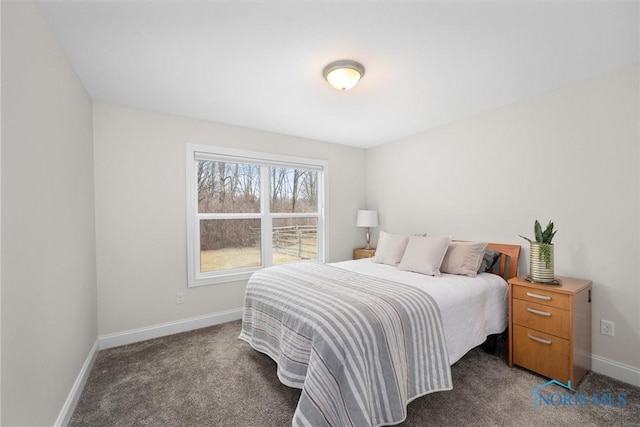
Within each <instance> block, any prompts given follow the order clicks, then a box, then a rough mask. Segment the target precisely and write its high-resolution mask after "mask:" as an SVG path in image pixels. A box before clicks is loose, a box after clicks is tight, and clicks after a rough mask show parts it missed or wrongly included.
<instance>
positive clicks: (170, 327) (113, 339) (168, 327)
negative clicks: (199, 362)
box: [98, 308, 242, 350]
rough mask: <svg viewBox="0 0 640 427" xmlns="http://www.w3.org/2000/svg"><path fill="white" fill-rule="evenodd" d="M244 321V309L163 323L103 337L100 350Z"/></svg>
mask: <svg viewBox="0 0 640 427" xmlns="http://www.w3.org/2000/svg"><path fill="white" fill-rule="evenodd" d="M239 319H242V308H238V309H235V310H229V311H222V312H219V313H214V314H207V315H204V316H198V317H192V318H189V319H182V320H176V321H174V322H167V323H161V324H159V325H152V326H147V327H144V328H139V329H131V330H129V331H124V332H117V333H115V334H108V335H101V336H100V337H99V338H98V340H99V341H100V350H104V349H106V348H111V347H118V346H121V345H126V344H132V343H135V342H140V341H145V340H149V339H153V338H160V337H164V336H167V335H173V334H177V333H180V332H187V331H192V330H194V329H200V328H206V327H207V326H213V325H219V324H220V323H226V322H231V321H233V320H239Z"/></svg>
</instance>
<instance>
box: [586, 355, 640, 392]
mask: <svg viewBox="0 0 640 427" xmlns="http://www.w3.org/2000/svg"><path fill="white" fill-rule="evenodd" d="M591 370H592V371H593V372H597V373H599V374H602V375H606V376H608V377H611V378H614V379H616V380H618V381H622V382H625V383H627V384H631V385H634V386H636V387H640V369H638V368H634V367H633V366H629V365H625V364H624V363H620V362H616V361H614V360H610V359H605V358H604V357H600V356H597V355H595V354H594V355H592V356H591Z"/></svg>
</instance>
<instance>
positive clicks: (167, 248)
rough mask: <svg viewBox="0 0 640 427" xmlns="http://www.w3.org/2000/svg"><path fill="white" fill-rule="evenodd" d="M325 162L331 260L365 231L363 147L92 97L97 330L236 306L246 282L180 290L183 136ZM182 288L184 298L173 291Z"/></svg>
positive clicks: (348, 252)
mask: <svg viewBox="0 0 640 427" xmlns="http://www.w3.org/2000/svg"><path fill="white" fill-rule="evenodd" d="M187 143H194V144H208V145H216V146H225V147H232V148H239V149H246V150H255V151H263V152H270V153H281V154H288V155H293V156H296V155H297V156H304V157H311V158H319V159H325V160H328V162H329V190H328V195H329V200H328V205H329V210H328V219H329V223H330V235H329V250H330V259H331V260H333V261H335V260H344V259H349V258H351V256H352V250H353V248H354V247H355V246H358V245H362V244H363V242H364V237H363V236H364V233H363V232H362V230H359V229H357V228H356V227H355V217H356V211H357V210H358V209H362V208H364V207H365V204H364V201H365V180H364V176H365V174H366V171H365V151H364V150H362V149H356V148H351V147H346V146H340V145H335V144H328V143H322V142H316V141H310V140H304V139H300V138H295V137H290V136H284V135H277V134H272V133H266V132H258V131H253V130H248V129H241V128H237V127H232V126H225V125H220V124H215V123H210V122H204V121H198V120H192V119H186V118H181V117H176V116H167V115H162V114H157V113H153V112H148V111H141V110H134V109H129V108H121V107H116V106H111V105H104V104H95V105H94V151H95V152H94V158H95V181H96V185H95V191H96V239H97V271H98V300H99V302H98V316H99V317H98V318H99V321H98V324H99V330H100V334H101V335H104V334H113V333H117V332H123V331H128V330H132V329H137V328H143V327H147V326H151V325H158V324H162V323H166V322H172V321H177V320H180V319H187V318H192V317H197V316H201V315H207V314H211V313H219V312H224V311H227V310H234V309H239V308H241V307H242V305H243V301H244V289H245V282H234V283H226V284H219V285H211V286H203V287H198V288H187V261H186V254H187V249H186V205H185V203H186V183H185V175H186V172H185V144H187ZM177 292H184V294H185V302H184V304H180V305H177V304H176V302H175V301H176V293H177Z"/></svg>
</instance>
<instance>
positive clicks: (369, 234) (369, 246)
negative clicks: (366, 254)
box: [364, 227, 371, 249]
mask: <svg viewBox="0 0 640 427" xmlns="http://www.w3.org/2000/svg"><path fill="white" fill-rule="evenodd" d="M364 236H365V237H366V239H367V246H365V247H364V248H365V249H371V245H370V244H369V241H370V240H371V230H370V229H369V227H367V229H366V230H365V232H364Z"/></svg>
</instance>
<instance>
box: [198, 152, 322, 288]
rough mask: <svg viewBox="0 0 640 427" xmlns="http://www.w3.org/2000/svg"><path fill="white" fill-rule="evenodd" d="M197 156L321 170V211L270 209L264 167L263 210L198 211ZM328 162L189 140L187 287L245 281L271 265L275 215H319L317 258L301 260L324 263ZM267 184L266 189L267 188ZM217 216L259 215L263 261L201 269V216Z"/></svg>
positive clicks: (212, 217)
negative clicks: (207, 270)
mask: <svg viewBox="0 0 640 427" xmlns="http://www.w3.org/2000/svg"><path fill="white" fill-rule="evenodd" d="M196 159H198V160H202V159H210V160H212V161H227V162H235V163H249V164H257V165H261V166H279V167H290V168H296V167H297V168H301V169H302V168H304V169H312V170H315V171H318V175H319V176H318V213H317V214H313V215H309V214H307V213H271V212H270V206H269V200H270V197H269V194H270V191H269V176H268V169H267V168H261V175H260V182H261V191H260V201H261V212H259V213H246V214H235V213H234V214H203V213H199V212H198V190H197V185H198V178H197V168H196ZM328 169H329V164H328V162H327V161H326V160H320V159H311V158H304V157H293V156H287V155H281V154H273V153H262V152H257V151H247V150H238V149H233V148H226V147H216V146H211V145H200V144H186V173H187V276H188V287H197V286H206V285H214V284H219V283H227V282H235V281H243V280H247V279H249V277H250V276H251V274H253V272H254V271H257V270H260V269H262V268H266V267H269V266H271V265H272V259H273V257H272V255H273V254H272V244H271V240H272V234H271V231H272V223H273V219H274V218H296V217H298V218H309V217H313V218H318V259H317V260H311V261H300V262H320V263H324V262H325V260H327V259H328V249H327V248H328V232H327V230H328V222H327V216H326V214H325V212H326V211H327V200H326V194H327V193H326V189H327V188H328V185H327V184H328V182H329V178H328V175H329V171H328ZM265 188H266V190H267V191H266V192H265V191H264V190H265ZM216 218H233V219H243V218H257V219H261V239H260V242H261V243H260V244H261V249H262V250H261V253H262V257H261V258H262V259H261V261H262V265H260V266H258V267H245V268H236V269H232V270H221V271H212V272H204V273H203V272H201V271H200V270H201V268H200V220H202V219H216Z"/></svg>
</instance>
